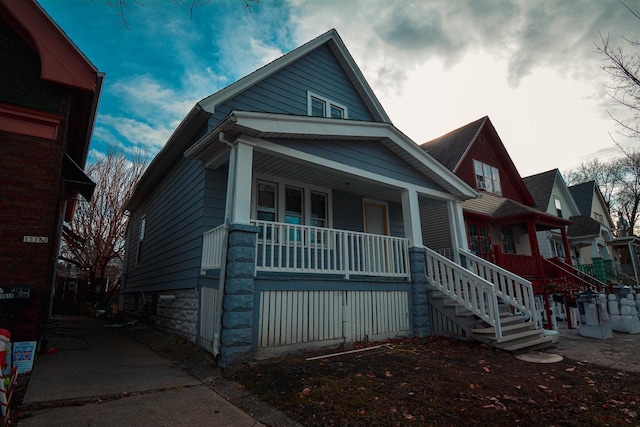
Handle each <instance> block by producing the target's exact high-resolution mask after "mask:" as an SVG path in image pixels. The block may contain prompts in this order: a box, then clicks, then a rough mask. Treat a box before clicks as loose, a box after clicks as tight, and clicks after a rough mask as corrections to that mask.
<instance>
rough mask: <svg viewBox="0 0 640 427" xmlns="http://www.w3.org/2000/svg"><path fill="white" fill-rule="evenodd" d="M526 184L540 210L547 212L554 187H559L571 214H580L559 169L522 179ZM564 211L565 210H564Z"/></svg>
mask: <svg viewBox="0 0 640 427" xmlns="http://www.w3.org/2000/svg"><path fill="white" fill-rule="evenodd" d="M522 180H523V181H524V184H525V185H526V186H527V188H528V189H529V193H531V196H532V197H533V200H534V202H535V203H536V207H537V208H538V209H540V210H543V211H546V210H547V208H548V207H549V202H550V201H551V195H552V194H553V189H554V187H556V186H557V188H558V191H560V193H562V196H563V197H564V202H566V203H567V204H568V205H570V206H565V207H566V208H568V209H570V211H569V215H571V213H575V214H579V213H580V210H579V209H578V206H577V205H576V203H575V200H574V199H573V196H572V194H571V192H570V191H569V188H568V187H567V184H566V183H565V182H564V178H563V177H562V174H561V173H560V170H558V169H551V170H549V171H546V172H541V173H538V174H535V175H531V176H527V177H525V178H522ZM563 210H564V209H563Z"/></svg>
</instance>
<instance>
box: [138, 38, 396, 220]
mask: <svg viewBox="0 0 640 427" xmlns="http://www.w3.org/2000/svg"><path fill="white" fill-rule="evenodd" d="M324 45H326V46H328V47H329V49H331V51H332V52H333V54H334V55H335V57H336V59H337V60H338V62H339V63H340V64H341V65H342V67H343V70H344V72H345V74H346V75H347V76H348V77H349V79H350V81H351V83H352V84H353V86H354V88H355V89H356V91H357V92H358V94H359V95H360V97H361V99H362V101H363V102H364V103H365V104H366V106H367V108H368V110H369V112H370V113H371V116H372V117H373V118H374V119H375V120H376V121H378V122H384V123H389V124H390V123H391V119H390V118H389V116H388V115H387V113H386V112H385V110H384V108H383V107H382V104H380V101H379V100H378V98H377V97H376V96H375V94H374V93H373V90H372V89H371V87H370V86H369V84H368V83H367V81H366V79H365V78H364V75H363V74H362V72H361V71H360V68H359V67H358V66H357V64H356V63H355V61H354V59H353V57H352V56H351V54H350V53H349V51H348V50H347V48H346V46H345V45H344V43H343V42H342V39H341V38H340V36H339V35H338V32H337V31H336V30H335V29H331V30H329V31H327V32H326V33H324V34H322V35H320V36H318V37H316V38H315V39H313V40H311V41H310V42H307V43H305V44H304V45H302V46H300V47H298V48H296V49H294V50H292V51H291V52H289V53H287V54H285V55H283V56H281V57H280V58H278V59H276V60H274V61H272V62H270V63H269V64H267V65H265V66H263V67H262V68H259V69H258V70H256V71H254V72H252V73H251V74H248V75H247V76H245V77H242V78H241V79H239V80H238V81H236V82H234V83H232V84H230V85H229V86H226V87H225V88H223V89H221V90H219V91H218V92H216V93H214V94H212V95H210V96H208V97H206V98H204V99H202V100H201V101H200V102H198V103H196V105H195V106H194V107H193V108H192V109H191V111H189V113H188V114H187V116H186V117H185V118H184V119H183V120H182V121H181V122H180V124H179V125H178V127H177V128H176V130H175V131H174V132H173V134H172V135H171V136H170V137H169V140H168V141H167V143H166V144H165V145H164V147H163V148H162V149H161V150H160V151H159V152H158V154H157V155H156V156H155V157H154V158H153V160H152V161H151V163H150V164H149V166H148V167H147V170H146V172H145V174H144V175H143V176H142V178H141V179H140V181H139V182H138V184H137V185H136V189H135V191H134V194H133V195H132V197H131V198H130V199H129V202H128V203H127V206H126V207H127V208H128V209H129V208H133V207H135V205H136V203H137V202H138V201H139V200H138V198H139V197H140V196H141V195H143V194H145V193H146V192H148V191H149V190H150V189H152V188H153V186H154V185H155V183H156V182H157V181H158V180H160V179H161V178H162V176H163V173H164V170H165V169H166V168H167V167H169V166H170V165H171V164H172V163H173V161H174V160H175V159H176V158H177V157H178V156H180V155H182V153H183V152H184V151H185V150H187V149H189V146H190V145H191V144H192V143H193V141H194V139H195V138H197V137H198V136H202V131H203V129H206V126H208V124H207V120H208V119H209V118H210V117H211V116H212V115H213V114H214V113H215V112H216V107H217V106H219V105H221V104H222V103H225V102H226V101H229V100H230V99H232V98H234V97H236V96H238V95H239V94H241V93H242V92H244V91H246V90H247V89H249V88H251V87H254V86H256V85H257V84H258V83H260V82H262V81H264V80H265V79H267V78H268V77H270V76H272V75H274V74H275V73H277V72H278V71H280V70H282V69H283V68H285V67H287V66H288V65H290V64H292V63H294V62H295V61H297V60H298V59H300V58H302V57H304V56H305V55H308V54H309V53H311V52H313V51H314V50H315V49H317V48H319V47H321V46H324ZM217 125H218V123H215V124H213V126H217ZM209 126H211V125H210V124H209Z"/></svg>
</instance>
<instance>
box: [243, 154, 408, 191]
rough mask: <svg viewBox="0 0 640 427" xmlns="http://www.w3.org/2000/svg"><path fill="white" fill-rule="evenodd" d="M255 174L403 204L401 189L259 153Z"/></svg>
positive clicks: (255, 164) (254, 162) (256, 155)
mask: <svg viewBox="0 0 640 427" xmlns="http://www.w3.org/2000/svg"><path fill="white" fill-rule="evenodd" d="M253 167H254V172H256V173H262V174H266V175H271V176H274V177H279V178H284V179H287V180H291V181H295V182H302V183H306V184H312V185H317V186H320V187H327V188H331V189H333V190H340V191H344V192H347V193H353V194H358V195H361V196H364V197H367V198H371V199H376V200H382V201H389V202H397V203H400V202H401V200H400V194H401V192H400V190H401V189H400V188H396V187H390V186H385V185H382V184H381V183H379V182H375V181H370V180H367V179H364V178H361V177H357V176H354V175H350V174H348V173H346V172H341V171H336V170H334V169H330V168H324V167H322V166H321V165H315V164H309V163H304V162H298V161H295V160H291V159H284V158H281V157H277V156H273V155H270V154H267V153H264V152H260V151H258V150H256V151H254V156H253Z"/></svg>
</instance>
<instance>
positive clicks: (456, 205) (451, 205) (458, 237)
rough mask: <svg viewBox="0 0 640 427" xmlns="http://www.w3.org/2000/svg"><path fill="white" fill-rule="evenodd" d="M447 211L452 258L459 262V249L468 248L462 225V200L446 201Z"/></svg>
mask: <svg viewBox="0 0 640 427" xmlns="http://www.w3.org/2000/svg"><path fill="white" fill-rule="evenodd" d="M447 213H448V217H449V229H450V230H451V244H452V246H453V247H452V249H453V259H454V260H455V261H456V262H457V263H460V253H459V251H460V249H463V250H468V249H469V245H468V243H467V230H466V228H465V226H464V214H463V213H462V202H460V201H459V200H449V201H447Z"/></svg>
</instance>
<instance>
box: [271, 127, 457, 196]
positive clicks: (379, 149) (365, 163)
mask: <svg viewBox="0 0 640 427" xmlns="http://www.w3.org/2000/svg"><path fill="white" fill-rule="evenodd" d="M271 141H272V142H275V143H278V144H281V145H283V146H286V147H289V148H293V149H295V150H299V151H303V152H305V153H309V154H313V155H315V156H318V157H322V158H324V159H328V160H333V161H336V162H339V163H343V164H345V165H349V166H354V167H357V168H359V169H363V170H366V171H370V172H373V173H376V174H378V175H382V176H386V177H389V178H394V179H398V180H401V181H405V182H410V183H412V184H416V185H421V186H424V187H427V188H432V189H435V190H440V191H443V192H444V191H445V190H444V189H443V188H442V187H440V186H439V185H438V184H436V183H435V182H433V181H432V180H430V179H429V178H427V177H426V176H424V175H423V174H421V173H420V172H419V171H418V170H416V169H415V168H414V167H413V166H411V165H410V164H408V163H407V162H405V161H404V160H402V159H401V158H399V157H398V156H396V155H395V154H394V153H393V152H391V150H389V149H388V148H386V147H384V146H383V145H382V144H380V143H377V142H375V141H321V140H293V139H291V140H289V139H271Z"/></svg>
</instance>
